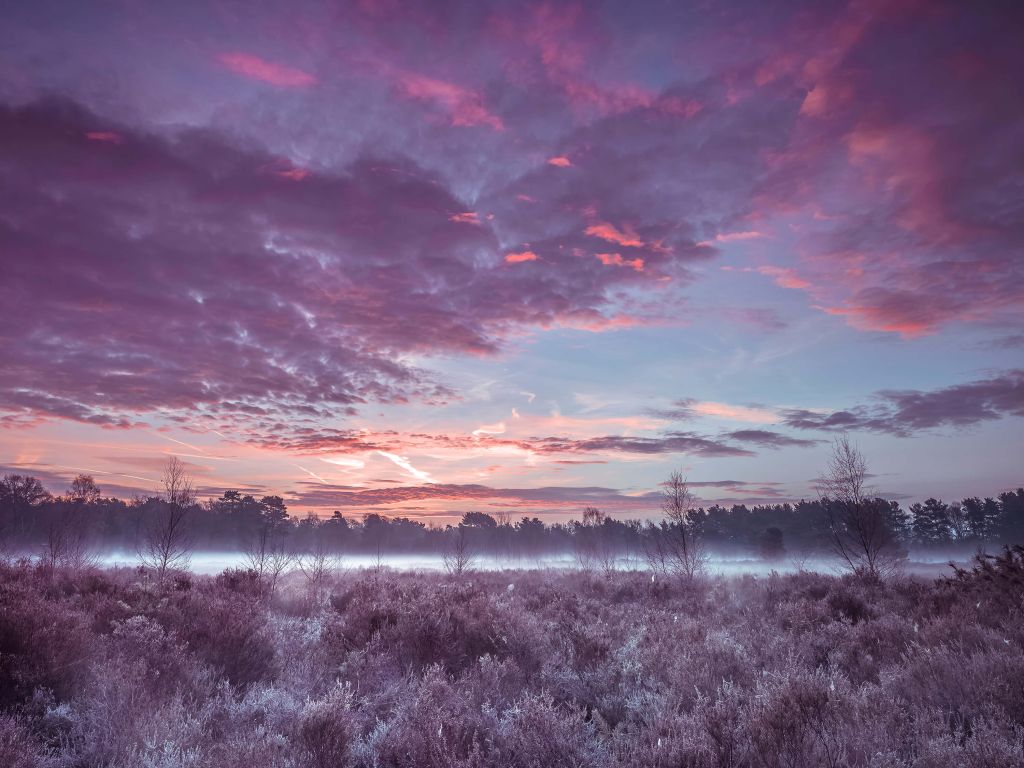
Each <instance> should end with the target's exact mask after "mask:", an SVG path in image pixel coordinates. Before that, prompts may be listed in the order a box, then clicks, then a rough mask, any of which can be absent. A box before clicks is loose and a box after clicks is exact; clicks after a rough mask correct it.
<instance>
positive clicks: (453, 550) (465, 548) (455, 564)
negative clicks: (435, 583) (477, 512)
mask: <svg viewBox="0 0 1024 768" xmlns="http://www.w3.org/2000/svg"><path fill="white" fill-rule="evenodd" d="M475 562H476V557H475V556H474V554H473V547H472V546H471V544H470V541H469V531H468V530H467V529H466V526H464V525H460V526H458V527H457V528H456V529H455V535H454V536H453V537H452V541H451V543H450V544H449V545H448V549H447V550H445V553H444V568H445V570H446V571H448V573H449V574H451V575H452V576H462V575H463V574H465V573H467V572H468V571H470V570H471V569H472V568H473V564H474V563H475Z"/></svg>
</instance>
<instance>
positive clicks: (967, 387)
mask: <svg viewBox="0 0 1024 768" xmlns="http://www.w3.org/2000/svg"><path fill="white" fill-rule="evenodd" d="M1009 416H1024V371H1022V370H1010V371H1004V372H1002V373H1000V374H998V375H995V376H993V377H991V378H988V379H979V380H977V381H972V382H968V383H966V384H955V385H953V386H949V387H943V388H941V389H935V390H930V391H920V390H911V389H906V390H881V391H879V392H877V393H875V395H874V396H873V398H872V402H871V403H869V404H865V405H858V406H854V407H852V408H848V409H845V410H839V411H812V410H808V409H802V408H795V409H787V410H785V411H783V412H782V417H783V423H785V424H786V425H787V426H790V427H793V428H795V429H814V430H823V431H845V430H850V431H858V430H859V431H868V432H880V433H884V434H891V435H896V436H897V437H911V436H913V435H915V434H917V433H918V432H921V431H923V430H928V429H934V428H939V427H956V428H963V427H969V426H974V425H976V424H980V423H982V422H985V421H994V420H997V419H1002V418H1006V417H1009Z"/></svg>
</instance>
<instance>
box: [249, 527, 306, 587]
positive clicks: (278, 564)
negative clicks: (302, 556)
mask: <svg viewBox="0 0 1024 768" xmlns="http://www.w3.org/2000/svg"><path fill="white" fill-rule="evenodd" d="M294 562H295V555H293V554H292V552H291V551H290V550H289V549H288V546H287V542H286V541H285V538H284V536H283V535H282V534H281V532H280V531H278V530H277V527H276V526H273V525H270V524H264V525H261V526H260V528H259V530H258V531H257V532H256V535H255V536H254V537H253V540H252V541H251V542H250V543H249V545H248V546H247V547H246V548H245V564H246V566H247V567H248V568H249V569H250V570H252V571H255V572H256V575H257V576H258V577H259V579H260V581H261V582H262V583H263V584H264V585H265V587H266V590H267V594H269V595H273V594H274V592H275V591H276V590H277V583H278V581H280V579H281V577H282V576H283V575H284V574H285V573H286V572H287V571H288V570H289V569H290V568H291V567H292V564H293V563H294Z"/></svg>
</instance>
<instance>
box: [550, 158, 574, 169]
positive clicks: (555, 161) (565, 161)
mask: <svg viewBox="0 0 1024 768" xmlns="http://www.w3.org/2000/svg"><path fill="white" fill-rule="evenodd" d="M548 165H554V166H556V167H558V168H568V167H569V166H570V165H572V161H571V160H570V159H569V158H568V157H562V156H561V155H558V156H556V157H549V158H548Z"/></svg>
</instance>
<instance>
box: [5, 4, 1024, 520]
mask: <svg viewBox="0 0 1024 768" xmlns="http://www.w3.org/2000/svg"><path fill="white" fill-rule="evenodd" d="M0 5H2V14H3V19H4V22H3V24H2V25H0V268H2V269H0V307H3V309H4V318H5V319H4V321H3V323H0V472H18V473H22V474H33V475H35V476H37V477H39V478H40V479H42V480H43V482H44V483H45V484H46V485H47V487H48V488H49V489H50V490H51V491H53V492H55V493H57V492H61V491H63V490H65V489H66V487H67V485H68V483H69V481H70V479H71V478H72V477H73V476H74V475H76V474H78V473H80V472H88V473H91V474H93V475H94V477H95V478H96V480H97V482H98V483H99V485H100V487H101V488H102V489H103V490H104V491H105V492H106V493H107V494H110V495H117V496H121V497H128V496H131V495H133V494H143V495H145V494H149V493H153V492H155V491H156V489H157V488H158V486H159V478H160V471H161V467H162V465H163V464H164V463H165V462H166V460H167V457H168V456H169V455H176V456H178V457H179V458H181V459H182V460H183V461H185V462H186V466H187V468H188V469H189V471H190V472H191V473H192V475H193V477H194V478H195V483H196V485H197V487H198V489H199V490H200V493H201V494H202V495H207V496H213V495H218V494H219V493H221V492H222V491H223V490H225V489H228V488H236V489H240V490H244V491H246V492H252V493H278V494H280V495H282V496H284V497H285V499H286V500H287V502H288V504H289V507H290V508H291V509H292V511H293V512H309V511H312V512H316V513H318V514H326V513H329V512H330V511H332V510H336V509H337V510H341V511H342V512H344V513H345V514H346V515H360V514H364V513H367V512H380V513H384V514H388V515H394V514H402V515H406V516H409V517H414V518H420V519H424V520H430V521H436V522H439V523H444V522H447V521H450V520H451V519H453V517H455V516H457V515H459V514H461V512H463V511H466V510H470V509H474V510H480V511H485V512H489V513H491V514H502V515H509V516H511V517H512V518H513V519H515V518H518V517H519V516H520V515H531V516H532V515H538V516H542V517H544V518H545V519H549V520H562V519H567V518H569V517H572V516H576V517H578V516H579V514H580V510H581V509H582V507H583V506H585V505H593V506H598V507H600V508H601V509H603V510H604V511H606V512H609V513H611V514H613V515H617V516H622V517H649V516H653V515H656V514H657V508H658V502H657V493H658V490H659V487H660V486H659V483H661V482H662V481H663V480H664V479H665V477H666V476H667V475H668V474H669V473H670V472H672V471H673V470H676V469H678V470H681V471H682V472H683V473H684V474H685V475H686V476H687V477H688V479H689V481H690V483H691V486H692V488H693V490H694V492H695V493H696V494H697V496H698V497H699V499H700V501H701V502H702V503H708V504H710V503H722V504H732V503H748V504H754V503H774V502H780V501H787V500H796V499H800V498H812V497H814V496H815V491H814V478H815V477H817V476H818V474H819V473H820V472H821V471H822V469H823V468H824V466H825V464H826V461H827V457H828V453H829V448H830V443H831V441H832V440H833V439H834V438H835V437H836V436H837V435H839V434H841V433H843V432H848V434H849V435H850V436H851V438H852V439H853V440H854V441H855V442H856V443H857V445H858V446H859V447H860V449H861V450H862V451H863V453H864V454H865V456H866V458H867V460H868V464H869V468H870V470H871V472H872V483H873V488H874V490H875V491H876V492H877V493H879V494H883V495H886V496H888V497H889V498H893V499H899V500H903V501H906V502H907V503H909V502H910V501H913V500H918V499H922V498H925V497H928V496H937V497H940V498H946V499H947V500H948V499H956V498H962V497H964V496H969V495H982V496H984V495H994V494H995V493H998V492H999V491H1002V490H1007V489H1010V488H1015V487H1017V486H1019V485H1020V484H1022V483H1024V462H1022V460H1021V456H1022V455H1024V437H1022V430H1021V427H1022V424H1024V422H1022V419H1021V417H1022V416H1024V79H1022V78H1021V77H1020V73H1021V72H1024V48H1022V47H1021V46H1020V44H1019V43H1020V40H1019V30H1020V29H1021V28H1022V23H1024V12H1022V10H1021V7H1020V5H1019V4H1016V3H1012V2H982V3H962V2H941V1H928V2H925V1H923V0H920V1H919V0H862V1H856V2H831V1H828V0H826V1H824V2H817V1H816V2H810V1H809V0H803V1H801V2H786V1H779V2H773V1H768V2H764V1H761V0H758V1H757V2H749V1H743V2H682V1H680V2H604V3H601V2H593V3H569V2H537V3H534V2H488V1H485V0H462V1H458V2H449V1H448V0H434V1H432V2H419V3H410V2H405V1H404V0H361V1H359V2H330V1H327V0H316V1H312V0H288V1H287V2H284V1H283V0H282V1H280V2H279V1H277V0H261V1H260V2H251V0H249V1H247V2H235V1H234V0H217V1H216V2H212V1H211V2H190V1H189V0H182V1H181V2H174V3H166V2H160V3H157V2H137V1H136V0H120V1H111V2H103V3H81V2H71V1H70V0H63V1H62V2H48V0H38V1H37V2H32V3H25V2H9V1H5V2H2V3H0Z"/></svg>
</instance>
